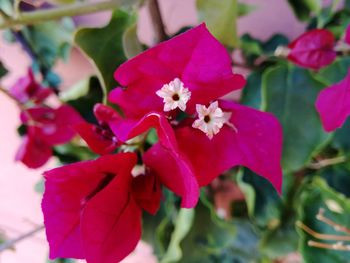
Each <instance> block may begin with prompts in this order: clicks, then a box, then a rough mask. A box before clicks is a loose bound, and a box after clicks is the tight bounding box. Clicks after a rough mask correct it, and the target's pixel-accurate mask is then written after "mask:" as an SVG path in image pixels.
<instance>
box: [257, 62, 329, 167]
mask: <svg viewBox="0 0 350 263" xmlns="http://www.w3.org/2000/svg"><path fill="white" fill-rule="evenodd" d="M323 87H324V86H323V85H322V83H320V82H319V81H317V80H315V79H314V78H313V77H312V76H311V74H310V73H309V71H307V70H305V69H300V68H296V67H293V66H290V67H288V66H286V65H279V66H277V67H274V68H272V69H269V70H268V71H266V72H265V74H264V76H263V80H262V88H263V104H264V107H263V108H264V109H265V110H266V111H269V112H272V113H274V114H275V115H276V117H277V118H278V119H279V120H280V122H281V124H282V126H283V132H284V142H283V158H282V165H283V168H284V170H285V171H287V172H292V171H297V170H299V169H301V168H302V167H304V166H305V165H306V164H307V163H308V162H309V161H310V159H311V158H312V156H313V155H315V154H316V153H317V152H318V151H319V150H320V149H321V148H322V147H323V146H324V145H325V144H326V143H327V141H328V140H329V139H330V135H329V134H326V133H325V132H324V130H323V127H322V125H321V122H320V118H319V115H318V113H317V112H316V109H315V101H316V97H317V95H318V93H319V92H320V90H321V89H322V88H323Z"/></svg>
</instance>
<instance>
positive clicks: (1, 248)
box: [0, 226, 44, 253]
mask: <svg viewBox="0 0 350 263" xmlns="http://www.w3.org/2000/svg"><path fill="white" fill-rule="evenodd" d="M43 229H44V226H39V227H37V228H35V229H33V230H31V231H29V232H28V233H25V234H23V235H21V236H19V237H17V238H15V239H12V240H8V241H6V242H5V243H3V244H1V245H0V253H1V252H3V251H4V250H6V249H9V248H11V247H13V246H14V245H15V244H16V243H18V242H20V241H22V240H24V239H26V238H28V237H31V236H32V235H34V234H36V233H38V232H40V231H41V230H43Z"/></svg>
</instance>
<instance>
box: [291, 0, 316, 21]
mask: <svg viewBox="0 0 350 263" xmlns="http://www.w3.org/2000/svg"><path fill="white" fill-rule="evenodd" d="M288 3H289V4H290V6H291V7H292V9H293V11H294V14H295V15H296V16H297V18H299V19H300V20H302V21H306V20H309V19H310V18H311V17H310V16H311V15H312V14H318V13H319V12H320V11H321V8H322V0H288Z"/></svg>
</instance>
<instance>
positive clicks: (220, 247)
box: [179, 194, 237, 263]
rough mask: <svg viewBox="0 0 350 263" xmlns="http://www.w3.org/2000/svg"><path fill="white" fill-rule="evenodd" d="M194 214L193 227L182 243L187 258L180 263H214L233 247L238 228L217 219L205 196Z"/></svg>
mask: <svg viewBox="0 0 350 263" xmlns="http://www.w3.org/2000/svg"><path fill="white" fill-rule="evenodd" d="M194 212H195V215H194V221H193V226H192V228H191V230H190V231H189V233H188V234H187V235H186V237H185V238H184V239H183V241H182V242H181V249H182V252H183V255H186V256H185V257H183V258H182V259H181V260H180V261H179V262H183V263H197V262H198V263H199V262H201V263H209V262H213V258H220V255H221V254H222V253H224V250H225V249H227V248H228V247H229V246H230V245H232V241H233V240H234V239H235V237H236V233H237V232H236V227H235V225H233V224H230V223H229V222H226V221H224V220H222V219H220V218H218V217H217V215H216V213H215V210H214V208H213V207H212V205H211V204H210V203H209V201H208V200H207V199H206V197H205V195H204V194H202V195H201V201H200V202H199V203H198V205H197V206H196V208H195V210H194ZM214 262H215V261H214ZM218 262H222V261H218Z"/></svg>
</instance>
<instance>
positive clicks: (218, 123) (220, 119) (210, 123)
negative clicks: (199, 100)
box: [192, 101, 233, 139]
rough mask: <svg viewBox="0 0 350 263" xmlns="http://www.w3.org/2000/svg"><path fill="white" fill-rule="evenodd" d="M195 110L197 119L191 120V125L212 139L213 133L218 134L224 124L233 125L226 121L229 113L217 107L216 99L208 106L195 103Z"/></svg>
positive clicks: (229, 115)
mask: <svg viewBox="0 0 350 263" xmlns="http://www.w3.org/2000/svg"><path fill="white" fill-rule="evenodd" d="M196 111H197V114H198V119H197V120H195V121H194V122H193V124H192V127H193V128H196V129H199V130H201V131H202V132H204V133H205V134H206V135H207V136H208V138H209V139H212V138H213V137H214V135H215V134H218V133H219V132H220V130H221V128H222V127H223V126H224V124H227V125H229V126H230V127H231V126H233V124H231V123H229V122H228V121H229V119H230V117H231V113H228V112H223V111H222V109H220V108H219V104H218V102H217V101H215V102H213V103H211V104H210V105H209V107H208V108H207V107H205V106H204V105H201V104H197V105H196Z"/></svg>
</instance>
